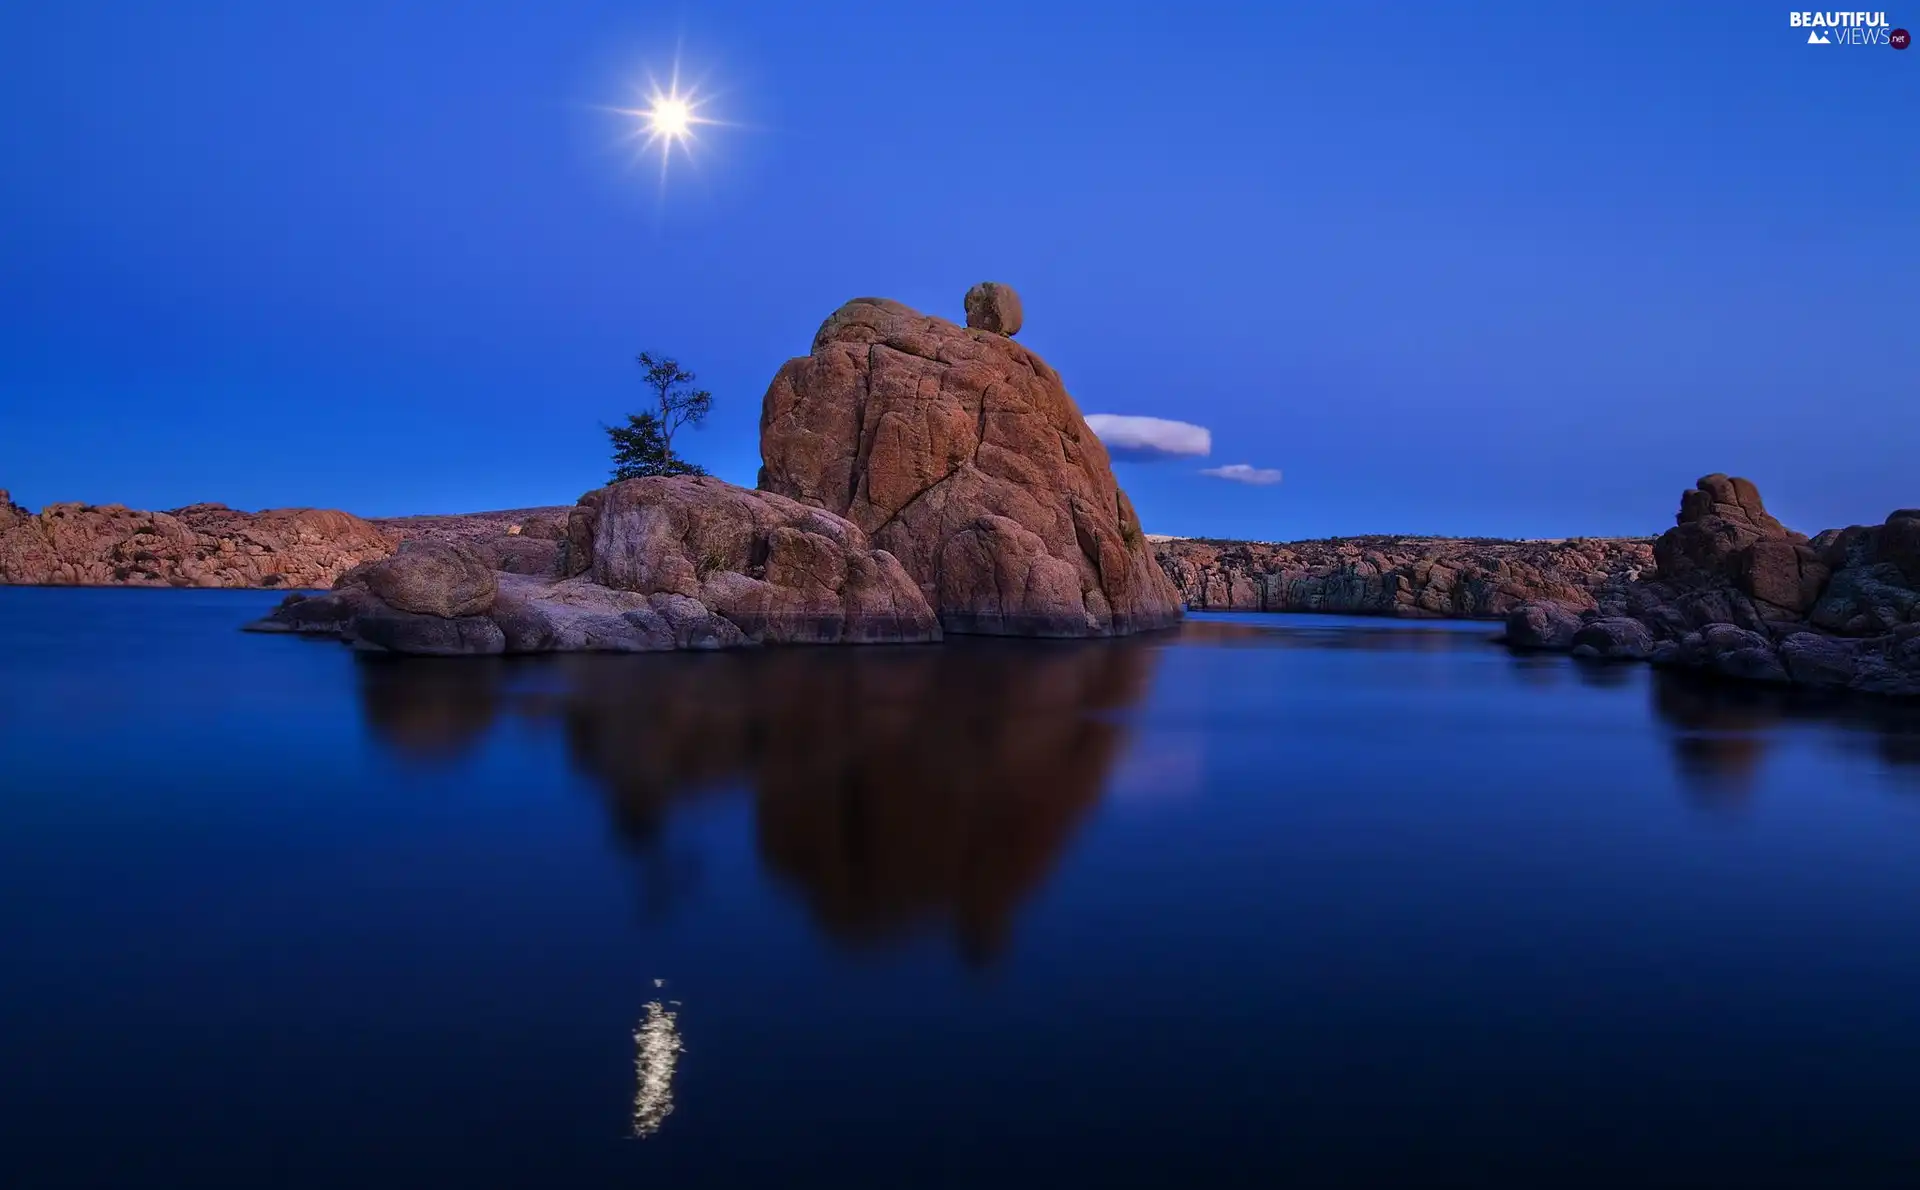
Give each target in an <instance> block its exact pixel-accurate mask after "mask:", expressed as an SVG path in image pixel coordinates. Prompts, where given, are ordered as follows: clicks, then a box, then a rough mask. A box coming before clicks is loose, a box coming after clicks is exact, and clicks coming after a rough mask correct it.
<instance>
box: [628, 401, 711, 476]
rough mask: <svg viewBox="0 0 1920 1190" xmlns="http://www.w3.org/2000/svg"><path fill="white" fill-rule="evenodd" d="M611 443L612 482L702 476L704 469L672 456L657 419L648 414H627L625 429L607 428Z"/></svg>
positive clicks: (704, 472) (677, 456)
mask: <svg viewBox="0 0 1920 1190" xmlns="http://www.w3.org/2000/svg"><path fill="white" fill-rule="evenodd" d="M607 437H608V438H610V439H612V440H613V481H614V482H615V483H618V482H619V481H621V480H623V479H645V478H646V477H648V476H650V475H705V474H706V471H705V469H703V468H701V467H699V466H697V465H696V464H693V463H689V462H687V461H686V460H685V459H683V458H681V457H680V456H679V455H676V454H674V453H673V448H672V447H671V446H668V445H667V436H666V434H664V433H663V432H662V431H661V429H660V419H659V418H658V417H655V416H654V415H653V414H651V413H632V414H628V415H627V424H626V425H624V426H608V427H607Z"/></svg>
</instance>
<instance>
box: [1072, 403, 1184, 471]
mask: <svg viewBox="0 0 1920 1190" xmlns="http://www.w3.org/2000/svg"><path fill="white" fill-rule="evenodd" d="M1087 428H1088V429H1090V430H1092V431H1093V432H1094V433H1095V434H1097V435H1099V438H1100V441H1101V442H1103V443H1105V444H1106V448H1107V453H1108V454H1110V455H1112V456H1113V457H1114V458H1116V459H1132V460H1135V461H1141V462H1145V461H1151V460H1154V459H1194V458H1204V457H1206V455H1207V454H1209V453H1210V452H1211V451H1212V450H1213V435H1212V434H1211V433H1210V432H1208V430H1207V427H1205V426H1196V425H1194V424H1193V423H1191V422H1184V421H1168V420H1167V419H1166V418H1163V417H1127V416H1124V415H1122V414H1118V413H1089V414H1087Z"/></svg>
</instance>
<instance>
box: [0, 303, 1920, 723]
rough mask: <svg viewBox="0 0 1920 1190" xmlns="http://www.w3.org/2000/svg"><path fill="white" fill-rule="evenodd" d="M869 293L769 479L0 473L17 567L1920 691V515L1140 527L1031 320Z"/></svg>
mask: <svg viewBox="0 0 1920 1190" xmlns="http://www.w3.org/2000/svg"><path fill="white" fill-rule="evenodd" d="M965 308H966V310H967V321H968V325H967V326H965V327H961V326H958V325H955V324H954V323H951V322H948V321H946V320H944V319H940V318H937V317H932V316H929V315H925V314H921V313H919V312H918V311H915V310H912V309H909V308H908V307H906V306H903V305H901V304H899V303H898V302H892V301H887V300H885V299H880V298H857V299H855V300H853V301H850V302H848V303H846V304H845V305H843V306H841V307H840V309H838V310H836V311H835V312H834V313H833V314H832V315H831V316H830V317H829V318H828V319H827V320H826V322H825V323H823V324H822V325H821V327H820V329H819V331H818V333H817V334H816V335H815V336H814V340H813V345H812V350H811V351H810V352H809V353H808V354H807V355H805V356H801V357H798V358H796V359H792V360H789V361H788V362H787V363H786V364H785V365H783V366H782V367H781V369H780V370H779V372H778V374H777V375H776V376H775V377H774V379H773V381H772V383H771V385H770V386H769V387H768V389H767V393H766V396H765V399H764V400H763V403H762V408H761V418H760V427H761V459H762V466H761V469H760V477H759V484H758V486H757V487H756V488H752V489H749V488H742V487H738V486H735V485H733V484H729V483H725V482H722V481H721V480H718V479H713V478H709V477H704V476H703V477H697V478H696V477H689V476H676V477H656V478H650V479H634V480H627V481H624V482H621V483H615V484H612V485H609V486H607V487H604V488H599V489H596V490H594V491H591V492H588V493H586V494H585V495H584V496H582V497H581V498H580V500H579V501H578V502H577V503H575V504H574V505H572V506H558V507H548V508H531V509H517V510H506V511H500V512H492V513H475V514H468V515H461V516H420V517H400V518H387V519H382V520H365V519H362V518H360V517H356V516H353V515H352V514H349V513H344V512H338V511H334V510H328V509H277V510H269V511H266V512H259V513H243V512H238V511H235V510H233V509H230V508H227V507H225V506H224V505H219V504H195V505H190V506H188V507H185V508H179V509H173V510H170V511H166V512H142V511H137V510H132V509H128V508H125V507H122V506H119V505H104V506H93V505H83V504H54V505H49V506H47V507H46V508H45V509H43V510H41V511H40V512H39V513H38V514H33V513H29V512H27V511H26V510H25V509H23V508H20V507H19V506H17V505H15V504H13V503H12V501H11V500H10V499H9V498H8V496H7V494H6V493H5V492H3V491H0V583H11V584H22V583H37V584H72V585H131V586H174V587H266V588H273V587H282V588H288V589H292V590H295V591H302V590H321V591H324V593H322V594H314V595H307V594H291V595H289V596H288V597H287V599H285V600H284V601H283V602H282V604H281V606H280V607H279V608H277V609H276V610H275V611H274V612H273V613H272V614H271V615H269V616H267V617H266V618H265V619H264V620H262V621H260V622H258V623H256V624H254V625H251V626H250V627H251V628H253V629H255V630H257V631H263V632H292V633H301V634H308V635H319V636H331V637H335V638H338V639H341V640H344V641H346V642H348V643H350V644H352V645H354V646H355V647H357V648H362V649H368V650H376V651H386V652H393V653H401V654H420V655H471V654H500V653H541V652H579V651H615V652H640V651H658V650H667V649H720V648H735V647H742V646H749V645H756V644H799V643H808V644H832V643H844V644H861V643H924V642H932V641H938V640H940V639H942V638H943V636H944V635H946V634H948V633H960V634H980V635H993V636H1027V637H1111V636H1125V635H1129V634H1132V633H1136V632H1141V631H1147V630H1151V629H1156V628H1162V627H1166V626H1169V625H1171V624H1173V623H1175V622H1177V621H1178V620H1179V619H1180V618H1181V616H1182V614H1183V611H1184V610H1185V609H1186V608H1191V609H1194V610H1221V611H1226V610H1231V611H1263V612H1339V613H1349V614H1361V615H1385V616H1401V617H1416V618H1460V619H1490V620H1501V621H1504V623H1505V625H1506V631H1505V635H1504V636H1503V637H1501V638H1500V639H1502V640H1503V641H1504V642H1505V643H1506V644H1507V646H1508V647H1510V648H1512V649H1515V650H1523V651H1524V650H1543V651H1560V652H1567V653H1571V654H1573V655H1575V656H1578V657H1582V658H1586V659H1591V660H1596V661H1621V660H1645V661H1651V662H1654V663H1655V664H1661V665H1669V666H1674V667H1679V668H1685V669H1691V670H1697V671H1701V672H1703V673H1708V674H1713V675H1718V676H1722V677H1728V678H1734V679H1740V680H1745V681H1752V682H1760V683H1773V684H1781V685H1801V686H1810V687H1821V688H1829V689H1845V690H1852V691H1859V692H1862V693H1870V694H1877V695H1891V696H1904V697H1920V509H1902V510H1898V511H1896V512H1894V513H1893V514H1892V515H1890V516H1888V517H1887V518H1886V520H1885V521H1884V522H1883V523H1881V524H1878V525H1855V526H1852V527H1850V528H1846V529H1829V530H1826V531H1825V532H1822V533H1820V534H1819V535H1817V536H1815V537H1811V538H1809V537H1807V536H1805V535H1803V534H1800V533H1795V532H1793V531H1791V530H1789V529H1787V528H1786V527H1785V526H1783V525H1781V524H1780V522H1779V521H1777V520H1776V519H1774V518H1773V517H1772V516H1771V515H1770V514H1768V513H1767V511H1766V508H1765V506H1764V504H1763V503H1762V501H1761V499H1760V494H1759V492H1758V490H1757V489H1755V487H1754V485H1753V484H1751V483H1750V482H1748V481H1747V480H1744V479H1737V478H1729V477H1728V476H1726V475H1720V474H1714V475H1709V476H1706V477H1704V478H1702V479H1701V480H1699V481H1698V483H1697V484H1696V485H1695V486H1694V487H1693V488H1692V489H1690V490H1688V491H1687V492H1685V493H1684V494H1683V495H1682V497H1681V503H1680V511H1679V514H1678V516H1677V517H1676V518H1675V521H1676V523H1675V525H1674V527H1673V528H1671V529H1669V530H1667V531H1666V532H1665V533H1663V534H1661V535H1660V536H1659V537H1658V538H1657V539H1644V538H1571V539H1567V540H1561V541H1495V540H1488V539H1475V538H1419V537H1384V536H1383V537H1363V538H1347V539H1331V540H1325V541H1310V542H1292V543H1279V544H1273V543H1255V542H1220V541H1207V540H1188V539H1167V538H1161V539H1154V540H1149V539H1148V538H1147V536H1146V535H1145V534H1144V532H1143V531H1142V528H1141V526H1140V523H1139V519H1138V517H1137V516H1136V514H1135V513H1134V510H1133V506H1132V504H1131V503H1130V502H1129V501H1128V499H1127V496H1126V493H1124V492H1122V491H1121V490H1120V488H1119V487H1118V485H1117V484H1116V483H1115V480H1114V476H1113V470H1112V466H1111V464H1110V462H1109V459H1108V455H1107V452H1106V448H1105V447H1104V446H1103V445H1102V444H1101V442H1100V440H1099V438H1098V437H1097V436H1095V435H1094V434H1093V432H1092V431H1091V430H1090V429H1089V428H1088V427H1087V424H1086V421H1085V420H1084V418H1083V417H1082V416H1081V414H1080V411H1079V408H1078V407H1077V406H1076V405H1075V404H1074V401H1073V399H1072V397H1071V396H1069V395H1068V393H1067V390H1066V387H1065V385H1064V384H1063V383H1062V382H1061V380H1060V377H1059V375H1058V374H1057V373H1055V372H1054V371H1053V369H1052V368H1051V367H1049V366H1048V365H1047V363H1046V362H1045V361H1044V360H1042V359H1041V358H1040V357H1039V356H1037V355H1035V354H1034V353H1033V352H1031V351H1028V350H1027V349H1026V348H1024V347H1022V346H1020V345H1018V344H1016V343H1014V342H1013V340H1012V338H1011V335H1012V334H1013V333H1015V332H1017V331H1018V330H1019V328H1020V321H1021V312H1020V306H1019V299H1018V297H1017V296H1016V295H1014V294H1013V292H1012V291H1011V290H1010V289H1007V288H1006V287H1004V286H996V285H992V284H988V285H984V286H976V287H975V289H974V290H973V291H971V292H969V294H968V295H967V300H966V303H965Z"/></svg>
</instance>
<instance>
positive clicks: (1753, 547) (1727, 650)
mask: <svg viewBox="0 0 1920 1190" xmlns="http://www.w3.org/2000/svg"><path fill="white" fill-rule="evenodd" d="M1653 553H1654V570H1653V572H1652V573H1651V574H1647V575H1643V576H1641V577H1640V578H1637V579H1635V580H1634V581H1630V582H1624V583H1620V584H1617V585H1614V586H1611V587H1608V588H1606V589H1604V590H1602V591H1601V592H1600V593H1599V595H1598V599H1597V601H1596V606H1594V607H1591V608H1586V607H1575V606H1570V605H1568V604H1565V603H1561V602H1556V601H1552V600H1543V601H1537V602H1531V603H1527V604H1523V605H1522V606H1520V607H1517V608H1515V609H1513V611H1512V612H1510V613H1509V614H1508V616H1507V632H1506V642H1507V644H1508V646H1509V647H1511V648H1515V649H1537V650H1549V651H1557V652H1568V653H1572V654H1574V655H1575V656H1579V657H1585V658H1589V659H1594V660H1635V661H1641V660H1644V661H1651V662H1653V663H1654V664H1656V665H1671V666H1676V667H1680V668H1685V669H1692V670H1699V671H1702V672H1705V673H1710V674H1715V675H1719V676H1721V677H1727V678H1735V679H1740V680H1743V681H1751V682H1763V683H1773V684H1779V685H1788V684H1792V685H1802V686H1814V687H1824V688H1831V689H1845V690H1853V691H1858V692H1861V693H1867V694H1879V695H1891V696H1896V697H1920V509H1911V508H1908V509H1899V510H1896V511H1895V512H1893V513H1892V514H1891V515H1889V516H1888V517H1887V518H1886V520H1885V521H1884V522H1882V523H1881V524H1878V525H1853V526H1850V527H1848V528H1845V529H1828V530H1825V531H1823V532H1821V533H1820V534H1818V535H1817V536H1814V537H1811V538H1809V537H1807V536H1806V535H1805V534H1802V533H1796V532H1794V531H1792V530H1790V529H1788V528H1787V527H1786V526H1784V525H1782V524H1781V523H1780V522H1779V521H1778V520H1776V519H1774V517H1773V516H1772V515H1770V514H1769V513H1768V512H1767V510H1766V506H1765V504H1764V503H1763V502H1762V501H1761V498H1760V492H1759V490H1758V489H1757V488H1755V487H1754V485H1753V484H1752V483H1751V482H1749V481H1747V480H1745V479H1738V478H1731V477H1729V476H1726V475H1721V474H1714V475H1708V476H1705V477H1703V478H1702V479H1700V480H1699V482H1698V483H1696V484H1695V485H1694V486H1693V487H1692V488H1691V489H1689V490H1688V491H1686V492H1684V493H1682V494H1681V497H1680V511H1679V514H1678V515H1677V516H1676V517H1675V524H1674V527H1673V528H1671V529H1669V530H1667V531H1666V532H1665V533H1663V534H1661V536H1660V537H1659V539H1658V540H1657V541H1655V542H1654V545H1653Z"/></svg>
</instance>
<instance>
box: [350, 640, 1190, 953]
mask: <svg viewBox="0 0 1920 1190" xmlns="http://www.w3.org/2000/svg"><path fill="white" fill-rule="evenodd" d="M1152 658H1153V645H1152V643H1151V641H1147V640H1119V641H1091V642H1064V641H1018V642H1013V641H994V640H962V641H953V642H949V643H947V644H945V645H941V646H937V647H924V646H909V647H886V646H876V647H872V648H859V649H766V650H753V651H744V652H738V653H719V654H658V655H648V656H628V657H608V656H570V657H557V658H542V659H537V660H536V661H534V662H532V663H529V664H527V665H521V666H512V665H506V666H498V665H489V664H488V663H487V662H485V661H482V660H481V659H477V658H461V659H458V660H455V661H452V662H450V663H449V664H448V667H447V668H446V669H441V668H440V667H438V666H436V665H435V663H433V662H431V661H424V660H422V659H407V660H404V661H401V662H397V663H391V664H389V665H387V666H383V667H380V668H381V669H382V670H383V671H384V672H383V673H381V674H380V675H379V676H378V677H377V678H375V677H371V676H370V677H369V678H368V679H367V680H365V681H364V682H363V685H362V689H363V691H364V692H365V694H366V696H367V712H368V715H369V717H370V718H373V719H374V720H375V722H376V725H377V729H378V730H379V732H380V734H381V736H382V738H383V739H385V740H387V741H388V742H389V743H391V744H393V745H394V746H396V747H401V748H406V749H408V750H409V751H412V752H414V753H416V754H426V755H434V754H440V753H442V752H444V751H445V750H446V749H450V748H453V747H457V746H460V745H461V744H465V745H469V746H470V745H471V744H473V743H475V742H477V740H478V738H479V736H480V735H481V734H482V733H484V731H485V730H486V722H487V720H488V719H489V718H490V717H491V716H492V715H493V714H494V713H495V711H496V709H498V708H501V707H506V706H510V707H512V708H513V709H514V710H516V711H518V712H523V713H527V714H528V715H529V716H530V717H533V718H536V719H539V718H546V717H548V716H550V715H552V714H555V713H557V714H558V715H560V716H561V718H562V721H563V723H564V728H565V732H566V738H567V742H568V746H569V751H570V752H571V754H572V756H573V759H574V762H575V764H576V765H577V766H578V767H579V768H580V769H581V770H582V771H583V772H584V773H586V774H587V775H589V776H590V777H591V778H592V779H593V780H594V781H595V782H596V783H597V784H599V785H600V786H601V787H602V788H603V789H604V790H605V792H606V796H607V799H608V803H609V809H610V811H611V814H612V817H613V821H614V824H615V826H616V829H617V830H618V831H619V833H620V834H621V836H622V837H623V838H625V839H627V840H629V841H630V842H634V843H640V844H644V843H646V842H647V841H649V840H652V839H654V838H655V837H656V836H657V835H658V832H659V829H660V826H661V824H662V822H663V821H664V819H665V816H666V815H667V814H668V813H669V812H670V811H671V809H672V808H673V807H674V806H675V805H677V804H680V803H683V802H684V801H685V800H686V799H687V798H688V797H690V796H698V795H700V794H702V793H705V792H710V791H716V790H726V789H730V788H735V787H737V785H739V784H746V785H749V786H750V787H751V788H752V789H753V791H754V794H755V807H756V819H757V833H758V839H759V850H760V855H761V858H762V860H763V862H764V863H765V864H766V866H767V867H768V868H769V869H770V870H771V871H773V872H774V873H776V874H777V875H779V876H780V877H781V878H783V879H784V880H785V881H786V882H787V883H789V884H790V885H791V886H793V887H795V888H796V889H797V890H798V891H799V892H800V894H801V896H802V897H803V898H804V899H805V900H806V902H807V903H808V904H809V905H810V906H811V907H812V909H813V910H814V912H815V915H816V917H817V918H818V920H819V921H820V923H821V924H822V925H823V927H824V928H826V929H827V930H828V931H829V932H830V933H832V934H833V935H835V936H836V937H839V938H842V939H845V940H848V941H853V942H858V941H868V940H878V939H885V938H889V937H894V936H897V935H899V934H901V933H903V932H907V931H910V930H913V929H915V928H917V927H920V926H923V925H928V924H936V923H945V924H947V925H950V927H951V928H952V929H953V930H954V932H955V933H956V935H957V936H958V938H959V941H960V944H961V947H962V949H963V950H964V951H965V952H966V953H967V954H969V955H970V956H973V957H975V958H985V957H988V956H990V955H992V954H993V953H994V952H995V951H996V950H997V949H998V948H999V947H1000V946H1001V945H1002V944H1003V943H1004V941H1005V939H1006V936H1007V933H1008V930H1009V928H1010V926H1011V922H1012V917H1013V914H1014V911H1015V909H1016V908H1017V907H1018V905H1019V904H1020V903H1021V901H1022V900H1024V899H1025V898H1026V897H1027V896H1028V895H1030V894H1031V893H1032V892H1033V890H1034V889H1035V888H1036V887H1037V886H1038V885H1039V884H1040V882H1041V881H1042V880H1043V879H1044V878H1045V877H1046V876H1047V874H1048V873H1049V872H1050V871H1051V870H1052V868H1053V865H1054V864H1055V863H1056V862H1057V861H1058V858H1059V855H1060V852H1061V850H1062V848H1064V847H1065V845H1066V842H1067V840H1068V838H1069V837H1070V836H1071V835H1072V833H1073V831H1074V829H1075V827H1076V825H1077V824H1078V822H1079V820H1080V819H1081V817H1082V816H1083V815H1084V814H1085V813H1086V812H1087V810H1089V809H1090V808H1091V807H1092V806H1093V805H1094V803H1095V802H1096V801H1098V800H1099V798H1100V795H1101V793H1102V791H1103V789H1104V787H1105V784H1106V780H1107V777H1108V775H1109V772H1110V771H1111V770H1112V768H1113V766H1114V764H1115V763H1116V761H1117V759H1118V758H1119V756H1120V754H1121V751H1122V747H1123V745H1124V743H1125V737H1126V734H1127V729H1126V727H1125V726H1124V725H1123V724H1121V723H1119V722H1116V721H1115V719H1114V718H1113V717H1112V716H1110V715H1105V714H1103V713H1102V712H1107V711H1112V710H1116V709H1120V708H1124V707H1126V706H1129V705H1131V704H1133V703H1135V702H1137V701H1138V700H1139V698H1140V697H1141V695H1142V694H1143V693H1144V691H1145V687H1146V684H1147V679H1148V675H1149V672H1150V667H1151V665H1152ZM416 667H419V668H418V669H417V671H416ZM373 668H374V667H373V666H371V665H370V666H369V670H370V671H371V670H372V669H373ZM459 673H464V674H465V675H466V677H467V680H466V681H459V680H455V679H454V678H453V677H449V676H447V675H450V674H459ZM523 678H525V679H527V681H526V682H523V681H522V679H523ZM555 678H558V679H559V686H560V689H559V691H558V692H557V693H545V694H526V693H522V694H516V693H514V690H515V688H516V685H517V684H518V685H525V684H529V683H532V684H539V685H543V686H545V687H547V688H549V689H551V688H552V687H553V685H554V682H553V679H555ZM416 679H417V680H416ZM429 745H432V747H428V746H429Z"/></svg>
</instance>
